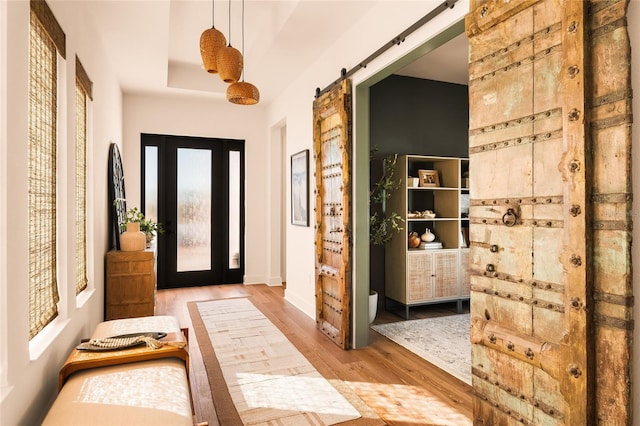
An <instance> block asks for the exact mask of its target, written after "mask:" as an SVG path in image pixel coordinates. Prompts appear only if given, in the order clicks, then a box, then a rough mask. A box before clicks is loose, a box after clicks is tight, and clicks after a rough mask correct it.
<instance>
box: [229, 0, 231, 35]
mask: <svg viewBox="0 0 640 426" xmlns="http://www.w3.org/2000/svg"><path fill="white" fill-rule="evenodd" d="M229 47H231V0H229Z"/></svg>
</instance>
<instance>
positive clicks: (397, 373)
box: [156, 284, 472, 426]
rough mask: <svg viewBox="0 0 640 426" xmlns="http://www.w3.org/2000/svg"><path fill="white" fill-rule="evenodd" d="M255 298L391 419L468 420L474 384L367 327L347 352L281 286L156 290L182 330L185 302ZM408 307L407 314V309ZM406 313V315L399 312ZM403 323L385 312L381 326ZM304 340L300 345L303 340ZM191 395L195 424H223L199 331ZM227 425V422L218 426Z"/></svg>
mask: <svg viewBox="0 0 640 426" xmlns="http://www.w3.org/2000/svg"><path fill="white" fill-rule="evenodd" d="M244 296H251V300H252V301H253V302H254V303H255V304H256V306H257V307H258V308H259V309H260V310H262V311H263V312H265V314H266V315H267V316H268V317H270V318H271V319H272V321H273V322H274V324H276V325H277V326H278V327H279V328H280V329H281V331H283V332H284V333H285V335H286V336H287V337H288V338H289V340H291V342H292V343H293V344H294V345H301V344H303V345H305V346H306V347H307V348H308V349H309V350H311V351H313V352H315V353H317V354H318V355H320V356H319V358H320V359H321V360H322V362H324V363H326V365H327V366H328V367H329V368H331V369H332V370H333V371H335V372H336V374H337V375H338V376H339V377H340V379H342V380H344V381H348V382H350V383H351V386H353V387H355V388H356V392H357V393H358V394H359V395H360V397H361V398H362V399H363V400H364V401H365V402H366V403H367V405H369V406H370V407H371V408H372V409H373V410H374V411H376V412H377V413H378V415H379V416H380V417H382V418H383V419H384V420H385V421H386V422H387V424H389V425H392V426H396V425H398V426H399V425H406V426H410V425H413V426H416V425H470V424H472V393H471V387H470V386H468V385H467V384H465V383H463V382H461V381H460V380H458V379H456V378H454V377H453V376H451V375H449V374H447V373H445V372H444V371H442V370H440V369H438V368H436V367H434V366H433V365H431V364H429V363H428V362H426V361H424V360H423V359H422V358H420V357H418V356H417V355H414V354H413V353H411V352H409V351H407V350H406V349H404V348H403V347H401V346H399V345H397V344H395V343H393V342H391V341H390V340H389V339H387V338H386V337H384V336H381V335H380V334H378V333H376V332H375V331H373V330H371V331H370V345H369V346H367V347H366V348H361V349H352V350H348V351H343V350H341V349H340V348H338V347H337V346H336V345H335V344H334V343H332V342H331V341H330V340H329V339H328V338H327V337H325V336H324V335H323V334H322V333H320V332H318V331H317V330H316V327H315V321H314V320H313V319H311V318H309V317H308V316H307V315H305V314H304V313H302V312H301V311H299V310H298V309H297V308H296V307H294V306H293V305H291V304H290V303H289V302H287V301H286V300H285V299H284V289H283V288H282V287H268V286H266V285H246V286H245V285H242V284H233V285H218V286H207V287H191V288H184V289H174V290H158V293H157V302H156V303H157V305H156V315H174V316H176V317H177V318H178V319H179V321H180V324H181V326H182V327H189V328H191V318H190V317H189V312H188V310H187V302H191V301H196V300H209V299H220V298H230V297H244ZM451 311H453V312H455V304H450V305H447V304H445V305H433V306H429V307H422V308H412V310H411V318H426V317H430V316H437V315H442V314H443V313H445V312H446V313H450V312H451ZM403 312H404V311H403ZM402 314H403V313H402ZM400 320H402V319H401V318H400V317H399V316H397V315H395V314H393V313H390V312H386V311H382V312H379V313H378V315H377V317H376V321H375V322H376V323H386V322H393V321H400ZM302 342H303V343H302ZM189 347H190V358H191V370H190V377H189V380H190V381H191V388H192V396H193V403H194V410H195V421H197V422H204V421H206V422H209V425H210V426H214V425H219V423H218V421H217V419H216V415H215V409H214V406H213V401H212V398H211V391H210V389H209V383H208V380H207V375H206V371H205V368H204V364H203V362H202V357H201V355H200V350H199V347H198V342H197V340H196V339H195V336H194V335H191V336H189ZM221 426H225V425H221Z"/></svg>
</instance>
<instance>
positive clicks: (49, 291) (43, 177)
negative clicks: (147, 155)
mask: <svg viewBox="0 0 640 426" xmlns="http://www.w3.org/2000/svg"><path fill="white" fill-rule="evenodd" d="M64 40H65V37H64V32H62V30H61V29H60V26H59V25H58V24H57V22H56V20H55V18H54V16H53V14H52V13H51V10H50V9H49V7H48V6H47V4H46V3H45V2H44V1H37V0H32V1H31V22H30V36H29V141H28V142H29V184H28V187H29V338H30V339H31V338H33V337H34V336H35V335H37V334H38V333H39V332H40V331H41V330H42V329H43V328H44V327H45V326H46V325H47V324H49V323H50V322H51V321H52V320H53V319H54V318H55V317H57V316H58V301H59V293H58V284H57V280H56V278H57V269H56V263H57V259H56V220H57V217H56V159H57V158H56V153H57V102H58V101H57V91H58V87H57V79H58V69H57V64H58V55H61V56H64V53H65V52H64Z"/></svg>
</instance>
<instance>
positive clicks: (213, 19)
mask: <svg viewBox="0 0 640 426" xmlns="http://www.w3.org/2000/svg"><path fill="white" fill-rule="evenodd" d="M215 27H216V0H211V28H215Z"/></svg>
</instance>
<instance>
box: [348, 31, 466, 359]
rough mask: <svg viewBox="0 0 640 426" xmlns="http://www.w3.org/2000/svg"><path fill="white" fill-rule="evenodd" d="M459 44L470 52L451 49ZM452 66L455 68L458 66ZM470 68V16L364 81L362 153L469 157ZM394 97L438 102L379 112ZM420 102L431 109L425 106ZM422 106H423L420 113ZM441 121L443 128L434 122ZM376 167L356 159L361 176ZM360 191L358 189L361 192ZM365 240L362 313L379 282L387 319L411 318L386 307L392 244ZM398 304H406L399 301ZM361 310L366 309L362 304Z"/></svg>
mask: <svg viewBox="0 0 640 426" xmlns="http://www.w3.org/2000/svg"><path fill="white" fill-rule="evenodd" d="M455 51H457V52H460V53H462V54H461V55H460V54H459V55H457V56H455V55H454V56H451V55H453V52H455ZM450 67H453V69H452V68H450ZM467 67H468V47H467V45H466V36H465V34H464V20H460V21H458V22H457V23H455V24H454V25H452V26H451V27H449V28H448V29H446V30H444V31H443V32H441V33H439V34H437V35H435V36H434V37H432V38H431V39H429V40H427V41H425V42H424V43H423V44H422V45H421V46H419V47H418V48H416V49H414V50H413V51H412V52H409V53H408V54H406V55H405V56H403V57H401V58H399V59H398V60H397V61H396V62H394V63H393V64H391V65H389V66H388V67H387V68H385V69H383V70H381V71H380V72H378V73H377V74H375V75H373V76H371V77H369V78H367V79H366V80H365V81H363V82H361V83H359V84H358V85H357V86H356V98H357V108H356V111H355V115H356V119H355V121H356V135H357V141H356V144H355V149H356V153H355V156H356V158H357V159H366V160H368V159H369V156H370V152H371V150H372V149H374V148H376V149H378V151H379V154H380V158H383V157H384V156H385V154H387V155H388V154H391V153H398V154H407V155H428V156H447V157H460V158H464V157H467V156H468V154H467V153H468V138H467V136H468V135H467V132H468V114H469V109H468V88H467V84H468V70H467ZM454 77H455V78H454ZM416 88H418V89H416ZM449 91H451V92H449ZM415 92H422V95H420V96H418V95H416V97H415V98H411V95H412V94H414V93H415ZM394 93H395V94H394ZM447 93H454V95H453V96H450V95H448V94H447ZM393 96H395V97H396V100H399V101H398V102H400V104H402V103H404V104H405V106H406V105H407V104H411V106H412V108H414V109H415V108H418V106H419V102H420V98H421V97H422V99H424V98H426V97H429V99H430V100H431V101H432V102H433V103H434V104H433V105H431V106H430V107H427V109H430V111H431V113H429V112H428V111H422V112H421V114H422V115H420V114H417V115H419V117H416V114H414V119H413V121H412V122H409V121H407V120H409V119H410V117H409V114H407V113H406V111H405V112H402V111H404V110H400V109H395V108H394V107H392V106H389V104H387V105H386V107H385V108H384V109H385V110H386V111H378V112H379V113H380V114H383V115H381V116H375V115H376V114H378V112H376V111H377V108H378V107H377V106H376V103H379V102H380V101H381V100H380V99H384V98H387V100H389V99H393ZM363 105H364V106H363ZM456 105H457V106H456ZM420 108H422V109H424V108H423V107H420ZM378 109H379V108H378ZM410 109H411V108H410ZM443 110H446V111H448V112H447V115H445V116H442V117H440V118H437V114H440V113H442V111H443ZM409 111H410V110H409ZM452 111H453V112H454V113H455V114H456V117H452V116H451V112H452ZM456 111H457V112H456ZM418 112H419V111H416V113H418ZM425 114H434V115H436V116H435V117H432V118H434V123H435V124H434V125H429V126H427V125H426V124H425V120H427V119H428V118H429V116H425ZM374 116H375V117H374ZM381 118H384V120H386V121H387V123H389V122H392V121H394V120H395V121H396V122H397V125H396V128H395V130H394V128H393V126H387V127H386V130H385V131H384V133H382V131H381V129H380V128H378V127H376V126H377V125H378V124H380V123H379V120H380V119H381ZM455 123H458V124H455ZM432 124H433V123H432ZM436 125H437V126H439V127H438V128H436V127H434V126H436ZM374 127H376V128H374ZM403 132H404V133H403ZM402 134H404V136H402ZM411 134H413V135H415V137H414V138H413V139H412V137H411V136H410V135H411ZM385 141H387V142H386V143H387V146H384V143H385ZM388 141H391V142H388ZM453 142H455V143H453ZM365 164H366V165H365ZM381 164H382V162H381V161H379V162H378V166H379V167H381ZM375 166H376V164H375V162H374V164H371V163H370V162H369V161H366V162H365V161H364V160H362V161H360V160H356V171H355V173H356V180H360V181H362V180H364V179H367V180H368V181H369V182H372V181H373V180H374V179H375V176H376V173H377V170H375V169H374V168H375ZM396 178H399V176H396ZM405 178H406V177H405ZM357 197H358V195H357V194H356V198H357ZM358 201H359V202H358ZM368 201H369V200H364V199H363V200H356V204H357V205H358V206H360V208H358V209H356V216H357V218H356V220H357V221H367V223H368V217H369V202H368ZM365 206H366V208H365ZM404 213H406V212H404ZM367 228H368V227H367ZM404 228H406V226H405V227H403V229H404ZM356 232H357V231H356ZM423 232H424V230H423ZM395 237H396V238H400V239H402V240H406V239H407V235H405V233H404V230H403V231H401V232H400V233H398V234H397V235H396V236H395ZM356 240H358V241H369V238H368V232H367V233H362V234H359V235H356ZM364 245H365V244H359V245H356V247H355V250H356V258H360V259H364V257H365V256H366V258H367V262H366V264H364V265H363V264H362V263H360V264H359V265H356V286H355V291H356V298H355V299H356V303H357V304H360V305H359V306H361V309H360V312H362V310H363V309H362V306H363V305H364V304H365V303H366V302H365V301H366V298H368V291H369V288H371V290H374V291H376V292H377V293H378V295H379V297H378V306H377V308H378V317H379V320H380V321H382V320H384V318H386V321H396V320H398V321H400V320H402V318H403V315H402V314H401V315H398V314H397V313H387V312H385V308H386V304H385V281H384V268H383V269H382V270H379V267H380V266H383V265H384V259H385V252H384V248H378V247H374V246H373V245H369V246H368V247H363V246H364ZM365 269H366V270H365ZM374 269H375V270H374ZM463 306H464V311H468V309H469V305H468V303H465V304H463ZM395 307H396V308H398V306H395ZM458 307H459V306H458V304H457V303H456V302H452V303H447V304H442V305H425V306H424V309H423V308H420V309H418V310H414V309H413V308H412V309H411V311H412V313H413V314H414V315H415V316H414V317H413V318H420V317H429V316H438V315H443V314H447V313H448V312H449V311H451V313H454V314H455V313H457V311H458ZM390 309H392V308H390ZM356 311H358V309H357V308H356ZM399 311H400V312H402V313H404V309H403V307H399ZM432 311H433V312H432ZM356 317H357V318H356V326H355V345H356V347H358V346H364V345H366V344H367V342H368V331H369V326H368V324H367V323H366V321H367V320H368V319H367V318H366V317H365V316H364V315H358V314H357V313H356ZM374 323H375V322H374Z"/></svg>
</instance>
